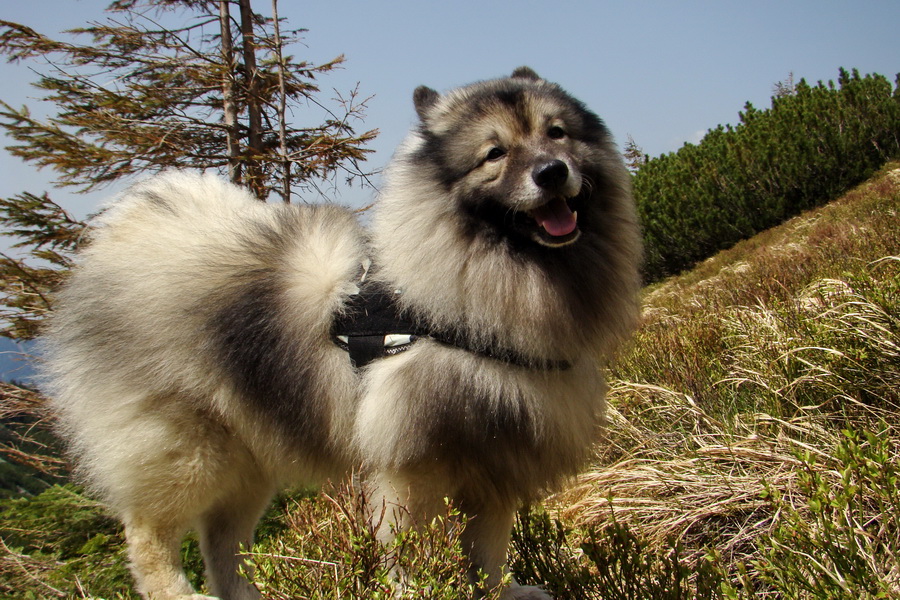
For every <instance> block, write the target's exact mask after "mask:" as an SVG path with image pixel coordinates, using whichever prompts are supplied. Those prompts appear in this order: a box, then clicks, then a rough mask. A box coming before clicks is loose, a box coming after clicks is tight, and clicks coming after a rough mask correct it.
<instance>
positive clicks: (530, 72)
mask: <svg viewBox="0 0 900 600" xmlns="http://www.w3.org/2000/svg"><path fill="white" fill-rule="evenodd" d="M510 77H514V78H518V79H531V80H533V81H538V80H540V78H541V76H540V75H538V74H537V73H535V72H534V69H532V68H531V67H519V68H518V69H516V70H515V71H513V72H512V75H510Z"/></svg>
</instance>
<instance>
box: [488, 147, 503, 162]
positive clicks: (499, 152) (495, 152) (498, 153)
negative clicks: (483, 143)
mask: <svg viewBox="0 0 900 600" xmlns="http://www.w3.org/2000/svg"><path fill="white" fill-rule="evenodd" d="M505 154H506V150H504V149H503V148H498V147H496V146H494V147H493V148H491V149H490V150H488V153H487V156H486V157H485V158H486V159H487V160H490V161H494V160H497V159H498V158H502V157H503V156H504V155H505Z"/></svg>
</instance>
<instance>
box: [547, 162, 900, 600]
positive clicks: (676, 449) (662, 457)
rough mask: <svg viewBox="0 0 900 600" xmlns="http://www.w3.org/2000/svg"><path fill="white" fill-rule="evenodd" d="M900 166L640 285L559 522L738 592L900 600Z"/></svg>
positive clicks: (738, 594)
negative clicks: (666, 557)
mask: <svg viewBox="0 0 900 600" xmlns="http://www.w3.org/2000/svg"><path fill="white" fill-rule="evenodd" d="M898 167H900V164H897V163H893V164H890V165H888V166H886V167H885V168H884V169H882V171H881V172H880V173H879V174H878V175H877V176H876V177H875V178H873V179H872V180H870V181H869V182H868V183H866V184H864V185H862V186H860V187H859V188H857V189H855V190H854V191H852V192H850V193H849V194H847V195H845V196H844V197H842V198H841V199H839V200H838V201H836V202H833V203H831V204H830V205H828V206H826V207H824V208H822V209H819V210H815V211H811V212H809V213H807V214H804V215H802V216H800V217H798V218H795V219H793V220H791V221H789V222H787V223H786V224H784V225H782V226H780V227H777V228H774V229H771V230H769V231H767V232H765V233H763V234H761V235H758V236H756V237H754V238H753V239H751V240H748V241H746V242H742V243H740V244H738V245H737V246H735V247H734V248H732V249H730V250H727V251H725V252H722V253H720V254H718V255H717V256H715V257H714V258H712V259H709V260H707V261H706V262H704V263H702V264H701V265H699V266H698V267H697V268H696V269H694V270H693V271H691V272H690V273H687V274H685V275H683V276H681V277H678V278H674V279H671V280H668V281H665V282H663V283H661V284H658V285H656V286H654V287H652V288H650V289H648V290H646V296H645V299H644V315H643V316H644V319H643V321H644V322H643V326H642V328H641V331H640V333H639V334H638V335H637V336H636V338H635V340H634V343H633V344H632V346H631V347H630V349H629V350H628V351H626V352H625V353H624V354H623V355H622V356H621V357H620V359H619V361H618V364H617V365H616V366H615V367H614V368H613V371H612V375H613V378H614V386H613V392H612V405H613V409H612V412H611V426H610V428H609V431H608V434H607V435H608V440H607V443H606V444H605V445H603V446H601V447H600V450H599V457H598V463H597V466H596V468H595V469H593V470H592V472H590V473H588V474H586V475H584V476H583V477H582V478H581V479H580V480H579V482H578V483H577V484H576V485H575V486H574V487H573V488H572V489H570V490H568V491H567V492H566V493H564V494H562V495H560V496H559V497H557V498H556V499H555V500H554V503H555V505H556V506H558V507H559V510H560V511H562V514H563V516H564V520H566V521H568V522H570V523H573V524H575V525H576V526H578V527H582V528H583V527H586V526H590V527H592V528H596V527H597V526H606V525H608V524H610V523H616V524H618V525H622V526H627V527H628V528H629V529H630V531H631V532H632V533H634V534H635V535H637V536H639V537H640V538H641V539H643V540H644V541H645V542H647V543H649V544H651V545H654V546H656V547H671V540H678V542H679V547H680V549H681V551H682V561H687V563H688V564H691V565H696V564H698V563H699V562H704V561H705V562H711V563H713V564H714V566H715V567H716V568H717V569H720V570H721V572H722V574H723V576H724V583H725V586H724V589H725V591H727V592H728V594H729V595H732V596H734V597H758V596H760V595H770V596H771V597H777V598H782V597H783V598H875V597H900V556H898V552H900V488H898V485H897V484H898V481H897V474H898V472H900V471H898V470H900V458H898V451H900V445H898V440H900V430H898V425H900V413H898V405H900V214H898V213H900V168H898ZM879 594H883V595H879ZM598 597H599V596H598ZM604 597H606V596H604ZM635 597H639V596H635ZM668 597H672V596H668ZM677 597H690V595H685V596H677Z"/></svg>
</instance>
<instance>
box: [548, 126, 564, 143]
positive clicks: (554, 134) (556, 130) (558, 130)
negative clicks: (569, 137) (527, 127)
mask: <svg viewBox="0 0 900 600" xmlns="http://www.w3.org/2000/svg"><path fill="white" fill-rule="evenodd" d="M547 137H549V138H550V139H551V140H561V139H562V138H564V137H566V130H565V129H563V128H562V127H560V126H558V125H554V126H553V127H551V128H550V129H548V130H547Z"/></svg>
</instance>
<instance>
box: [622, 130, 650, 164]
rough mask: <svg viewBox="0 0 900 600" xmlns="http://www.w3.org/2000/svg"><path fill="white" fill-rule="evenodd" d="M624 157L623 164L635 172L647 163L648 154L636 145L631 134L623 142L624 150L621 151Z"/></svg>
mask: <svg viewBox="0 0 900 600" xmlns="http://www.w3.org/2000/svg"><path fill="white" fill-rule="evenodd" d="M622 155H623V156H624V157H625V165H626V166H627V167H628V169H629V170H630V171H631V172H632V173H635V172H637V171H638V169H640V168H641V167H642V166H644V165H645V164H647V161H648V160H650V156H649V155H647V154H646V153H645V152H644V149H643V148H641V147H640V146H638V144H637V142H635V141H634V138H633V137H631V135H630V134H629V135H628V140H627V141H626V142H625V151H624V152H623V153H622Z"/></svg>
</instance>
